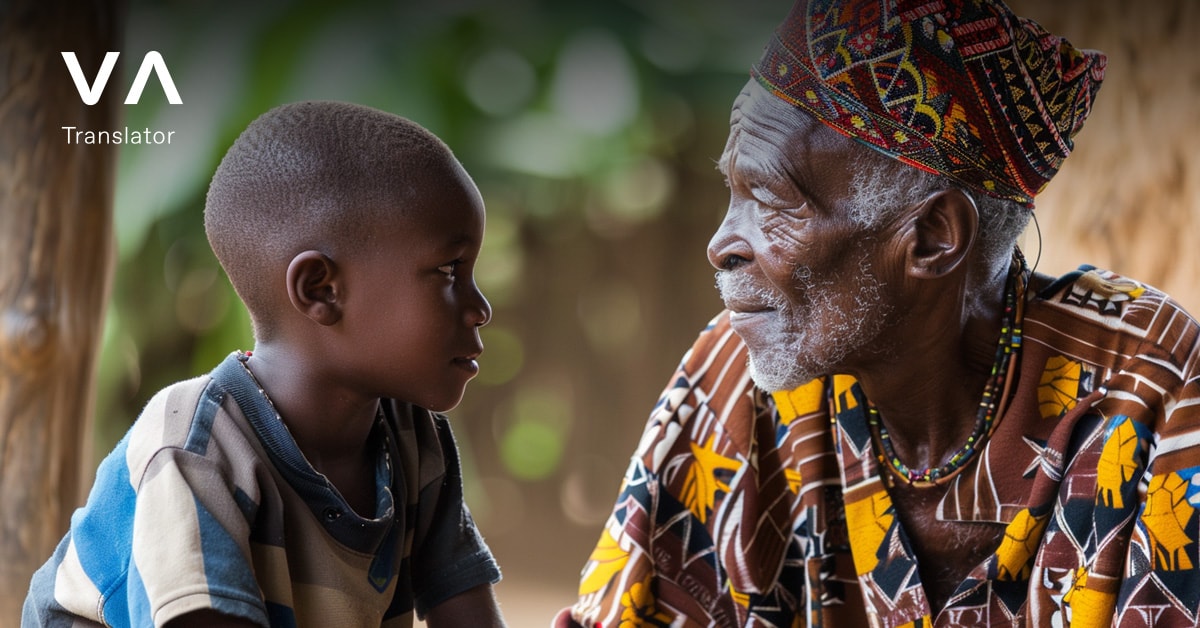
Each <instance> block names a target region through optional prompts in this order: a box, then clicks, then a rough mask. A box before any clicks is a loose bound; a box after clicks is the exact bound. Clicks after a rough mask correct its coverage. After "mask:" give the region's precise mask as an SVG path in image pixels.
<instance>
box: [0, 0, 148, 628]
mask: <svg viewBox="0 0 1200 628" xmlns="http://www.w3.org/2000/svg"><path fill="white" fill-rule="evenodd" d="M116 9H117V7H116V6H115V5H114V3H112V2H103V1H88V2H61V1H51V2H45V1H39V0H12V1H9V2H2V3H0V504H2V507H0V585H2V586H0V624H3V625H13V624H14V623H15V621H14V619H13V618H16V617H19V616H20V609H21V603H22V601H23V600H24V597H25V594H26V592H27V590H28V586H29V578H30V576H31V575H32V574H33V571H34V570H35V569H36V568H37V567H38V566H39V565H41V564H42V563H43V562H45V560H46V559H47V558H48V557H49V555H50V553H51V552H52V551H53V549H54V546H55V544H56V543H57V541H58V540H59V538H61V537H62V535H63V533H64V532H65V531H66V528H67V525H68V522H69V518H70V514H71V511H72V509H73V508H75V507H76V506H77V505H78V504H79V502H80V498H81V497H82V491H81V484H82V482H83V478H84V476H85V475H87V474H89V473H90V472H91V468H92V467H91V464H90V461H89V460H88V452H89V451H90V449H91V448H90V447H89V446H87V445H86V438H87V436H88V434H89V433H90V429H89V425H90V418H91V414H92V405H93V397H94V394H93V379H94V371H95V362H96V354H97V351H98V348H99V341H100V334H101V330H102V328H103V318H104V308H105V301H106V299H107V295H108V287H109V276H110V268H111V266H112V264H111V263H110V262H111V256H112V251H113V246H112V197H113V185H114V174H115V170H116V152H115V147H113V146H102V145H92V146H89V145H79V144H74V143H70V144H69V143H68V142H67V137H66V131H64V130H63V129H62V128H61V127H63V126H75V127H77V128H79V129H80V130H101V129H104V130H107V129H112V128H113V126H114V123H115V122H116V117H117V112H118V107H120V105H121V102H122V96H123V94H119V93H118V92H120V91H121V85H120V84H122V83H124V81H123V80H122V79H121V76H120V73H119V72H114V73H113V75H112V77H111V80H109V82H108V88H107V89H106V90H105V93H104V95H103V97H102V98H101V100H100V102H99V103H97V104H96V105H93V106H87V105H84V104H83V102H82V100H81V98H80V95H79V93H78V92H77V91H76V89H75V84H74V82H73V81H72V80H71V76H70V73H69V72H68V70H67V67H66V64H65V63H64V61H63V57H62V54H61V52H62V51H73V52H75V53H76V55H77V57H78V58H79V62H80V67H81V68H82V69H83V72H84V74H85V75H86V76H87V80H88V82H89V83H90V82H91V81H92V80H93V78H94V77H95V76H96V72H97V69H98V68H99V67H100V63H101V61H102V60H103V58H104V54H105V52H106V51H109V50H113V51H118V50H120V30H121V29H120V23H119V20H120V12H119V11H118V10H116ZM114 86H115V87H114Z"/></svg>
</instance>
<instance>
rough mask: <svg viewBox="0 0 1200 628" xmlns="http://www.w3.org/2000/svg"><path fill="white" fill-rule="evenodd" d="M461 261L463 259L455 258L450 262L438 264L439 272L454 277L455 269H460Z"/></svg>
mask: <svg viewBox="0 0 1200 628" xmlns="http://www.w3.org/2000/svg"><path fill="white" fill-rule="evenodd" d="M461 263H462V260H454V261H453V262H450V263H449V264H442V265H441V266H438V272H440V273H443V274H445V275H446V276H447V277H453V276H454V271H456V270H458V265H459V264H461Z"/></svg>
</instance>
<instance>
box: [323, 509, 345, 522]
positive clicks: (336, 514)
mask: <svg viewBox="0 0 1200 628" xmlns="http://www.w3.org/2000/svg"><path fill="white" fill-rule="evenodd" d="M341 518H342V509H341V508H326V509H325V520H326V521H337V520H338V519H341Z"/></svg>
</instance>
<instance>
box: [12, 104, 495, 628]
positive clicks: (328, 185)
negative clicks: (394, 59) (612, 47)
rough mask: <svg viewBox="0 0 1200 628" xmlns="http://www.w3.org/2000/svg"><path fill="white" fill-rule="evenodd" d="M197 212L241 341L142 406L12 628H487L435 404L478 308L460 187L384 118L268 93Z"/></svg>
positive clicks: (470, 349)
mask: <svg viewBox="0 0 1200 628" xmlns="http://www.w3.org/2000/svg"><path fill="white" fill-rule="evenodd" d="M204 225H205V230H206V232H207V234H208V239H209V242H210V244H211V245H212V248H213V250H214V251H215V253H216V255H217V258H218V260H219V261H220V262H221V265H222V267H224V269H225V271H226V273H227V274H228V276H229V279H230V281H231V282H232V283H233V286H234V288H235V289H236V290H237V293H238V295H239V296H240V297H241V298H242V300H243V301H244V302H245V304H246V307H247V309H248V310H249V312H250V316H251V318H252V320H253V323H254V333H255V347H254V351H253V352H252V353H251V352H247V353H244V354H243V353H240V352H239V353H235V354H232V355H230V357H229V358H227V359H226V360H225V361H223V362H222V363H221V364H220V365H219V366H217V367H216V368H215V369H214V370H213V371H212V372H211V373H209V374H207V375H205V376H202V377H199V378H196V379H192V380H189V381H185V382H180V383H178V384H174V385H172V386H170V387H168V388H166V389H165V390H163V391H161V392H160V393H159V394H158V395H156V396H155V397H154V398H153V399H152V400H151V401H150V402H149V404H148V405H147V406H146V408H145V410H144V411H143V412H142V415H141V416H140V417H139V419H138V420H137V422H136V423H135V424H134V426H133V428H132V429H131V430H130V432H129V434H128V435H126V437H125V438H124V439H123V440H122V441H121V443H120V444H118V445H117V448H116V450H115V451H114V452H113V453H112V454H110V455H109V456H108V457H107V458H106V459H105V460H104V462H103V463H102V464H101V466H100V469H99V471H98V472H97V477H96V483H95V486H94V487H93V489H92V493H91V496H90V497H89V499H88V502H87V505H85V506H84V507H83V508H81V509H80V510H78V511H77V512H76V513H75V515H74V517H73V518H72V521H71V529H70V531H69V532H68V533H67V535H66V537H65V538H64V539H63V541H62V542H61V543H60V544H59V546H58V549H57V550H56V551H55V553H54V555H53V556H52V557H51V559H50V560H49V562H48V563H47V564H46V565H45V566H43V567H42V568H41V569H40V570H39V571H38V573H37V574H36V575H35V576H34V578H33V583H32V586H31V590H30V593H29V597H28V598H27V600H26V602H25V609H24V615H23V619H22V625H25V626H30V625H50V626H77V625H81V624H83V625H92V624H93V622H99V623H102V624H104V625H113V626H130V625H132V626H149V625H152V624H153V625H156V626H161V625H164V624H169V625H171V626H200V625H203V626H214V625H229V626H268V625H269V626H297V625H300V626H367V625H384V626H410V625H411V624H412V622H413V619H412V618H413V611H414V610H415V611H416V613H417V614H418V615H419V616H422V617H423V618H424V620H425V621H426V623H427V625H428V626H430V627H435V626H472V627H477V626H483V627H487V626H503V620H502V619H501V616H500V612H499V609H498V607H497V604H496V601H495V597H494V595H493V591H492V585H493V584H494V583H496V582H497V581H499V579H500V572H499V569H498V568H497V566H496V563H495V561H494V560H493V558H492V556H491V553H490V552H489V550H488V548H487V546H486V545H485V544H484V542H483V539H482V538H480V536H479V533H478V532H477V531H476V528H475V524H474V522H473V521H472V520H471V516H470V513H469V511H468V509H467V507H466V504H465V503H464V502H463V497H462V480H461V477H460V473H459V463H458V457H457V453H456V448H455V444H454V439H453V437H452V436H451V433H450V427H449V424H448V423H447V421H446V418H445V417H444V416H441V415H440V414H436V413H437V412H442V411H446V410H449V409H451V408H453V407H454V406H456V405H457V404H458V402H459V401H460V400H461V398H462V394H463V390H464V388H465V387H466V384H467V381H468V380H470V379H471V378H472V377H473V376H474V375H475V374H476V372H477V371H478V368H479V367H478V365H477V364H476V362H475V359H476V358H477V357H478V356H479V354H480V352H481V351H482V350H483V346H482V344H481V343H480V340H479V333H478V328H479V327H481V326H482V325H484V324H486V323H487V322H488V319H489V318H490V317H491V308H490V306H489V305H488V302H487V300H486V299H484V297H483V294H482V293H480V291H479V288H478V287H477V286H476V285H475V281H474V278H473V276H472V270H473V268H474V266H475V262H476V258H477V257H478V254H479V247H480V244H481V241H482V239H483V231H484V210H483V203H482V200H481V198H480V195H479V191H478V190H477V189H476V187H475V184H474V183H473V182H472V180H471V178H470V177H469V176H468V175H467V173H466V172H465V171H464V170H463V168H462V166H461V165H460V164H459V162H458V161H457V160H456V159H455V158H454V156H453V155H452V154H451V152H450V150H449V149H448V148H447V147H446V145H445V144H443V143H442V142H441V141H440V140H439V139H438V138H436V137H435V136H434V135H433V134H431V133H430V132H429V131H427V130H425V129H423V128H422V127H420V126H418V125H416V124H414V123H413V122H410V121H408V120H405V119H403V118H400V117H398V116H394V115H391V114H388V113H384V112H382V111H377V110H374V109H370V108H366V107H361V106H357V105H350V104H345V103H332V102H308V103H297V104H291V105H284V106H281V107H277V108H275V109H272V110H271V111H269V112H267V113H266V114H264V115H263V116H261V117H260V118H258V119H257V120H255V121H254V122H253V123H252V124H250V126H249V127H248V128H247V129H246V130H245V131H244V132H243V133H242V135H241V136H240V137H239V138H238V139H237V141H236V142H234V144H233V146H232V147H231V148H230V149H229V152H228V153H227V154H226V155H225V157H224V159H223V160H222V161H221V164H220V166H219V167H218V168H217V171H216V174H215V175H214V176H213V180H212V184H211V186H210V188H209V192H208V198H207V202H206V204H205V210H204Z"/></svg>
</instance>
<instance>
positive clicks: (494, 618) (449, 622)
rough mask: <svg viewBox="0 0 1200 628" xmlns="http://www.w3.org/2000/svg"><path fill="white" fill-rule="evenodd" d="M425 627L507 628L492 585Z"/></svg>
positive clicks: (453, 603) (447, 606)
mask: <svg viewBox="0 0 1200 628" xmlns="http://www.w3.org/2000/svg"><path fill="white" fill-rule="evenodd" d="M197 625H199V624H197ZM425 625H426V626H429V628H456V627H458V626H472V627H478V628H504V626H505V624H504V617H503V616H502V615H501V614H500V605H499V604H497V603H496V593H495V591H494V590H493V589H492V585H490V584H481V585H479V586H477V587H475V588H474V589H468V590H467V591H464V592H463V593H459V594H458V595H456V596H454V597H452V598H450V599H448V600H446V601H445V602H442V603H441V604H438V605H437V606H435V607H433V608H431V609H429V612H428V613H427V614H426V615H425ZM172 628H173V627H172Z"/></svg>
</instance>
